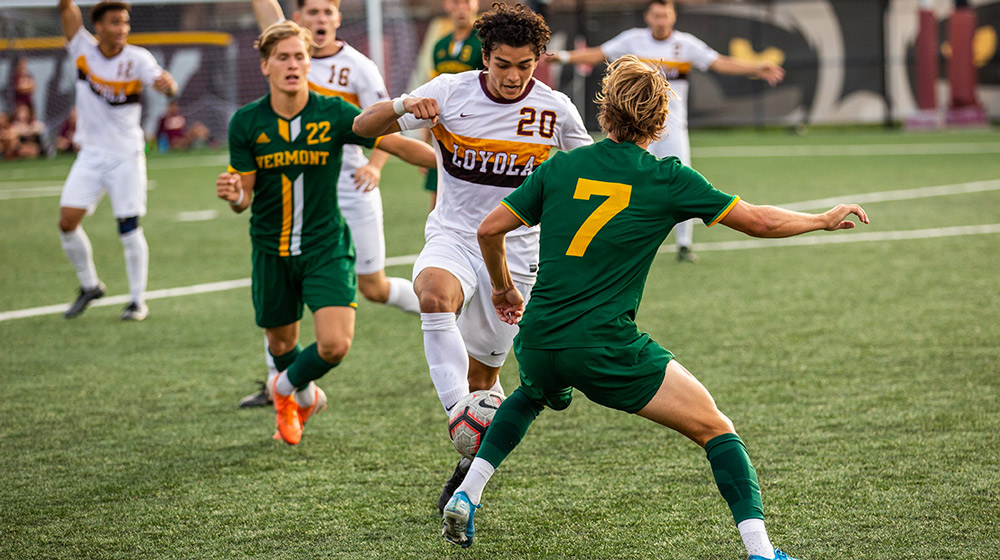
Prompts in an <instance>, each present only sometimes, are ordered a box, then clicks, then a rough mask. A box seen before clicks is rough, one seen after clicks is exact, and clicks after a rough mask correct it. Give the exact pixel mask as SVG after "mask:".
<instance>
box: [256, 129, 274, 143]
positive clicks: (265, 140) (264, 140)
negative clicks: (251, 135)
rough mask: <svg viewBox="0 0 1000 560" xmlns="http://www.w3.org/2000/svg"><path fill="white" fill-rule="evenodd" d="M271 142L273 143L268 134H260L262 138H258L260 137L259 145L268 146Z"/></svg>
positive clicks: (258, 139)
mask: <svg viewBox="0 0 1000 560" xmlns="http://www.w3.org/2000/svg"><path fill="white" fill-rule="evenodd" d="M270 141H271V139H270V138H268V137H267V134H266V133H264V132H261V133H260V136H258V137H257V143H258V144H267V143H268V142H270Z"/></svg>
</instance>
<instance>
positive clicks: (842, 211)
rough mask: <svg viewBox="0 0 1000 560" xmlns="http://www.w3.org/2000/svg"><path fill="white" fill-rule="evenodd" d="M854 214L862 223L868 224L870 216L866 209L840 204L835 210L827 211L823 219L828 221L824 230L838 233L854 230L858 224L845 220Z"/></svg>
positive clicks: (855, 205) (854, 205)
mask: <svg viewBox="0 0 1000 560" xmlns="http://www.w3.org/2000/svg"><path fill="white" fill-rule="evenodd" d="M851 214H854V215H855V216H857V217H858V219H859V220H861V223H863V224H867V223H869V222H868V214H867V213H865V209H864V208H862V207H860V206H858V205H857V204H839V205H837V206H835V207H834V208H831V209H829V210H827V211H826V212H825V213H824V214H823V217H824V218H825V219H826V222H827V226H826V227H825V228H823V229H825V230H826V231H836V230H838V229H852V228H853V227H854V226H855V225H856V224H855V223H854V222H851V221H848V220H846V219H845V218H847V217H848V216H850V215H851Z"/></svg>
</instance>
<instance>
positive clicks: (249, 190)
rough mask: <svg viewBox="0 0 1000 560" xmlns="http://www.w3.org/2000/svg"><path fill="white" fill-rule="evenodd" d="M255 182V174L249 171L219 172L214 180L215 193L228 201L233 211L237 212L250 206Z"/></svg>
mask: <svg viewBox="0 0 1000 560" xmlns="http://www.w3.org/2000/svg"><path fill="white" fill-rule="evenodd" d="M256 182H257V174H256V173H250V174H247V175H240V174H239V173H228V172H227V173H219V177H218V179H216V180H215V194H216V196H218V197H219V198H221V199H222V200H225V201H227V202H228V203H229V207H230V208H232V209H233V212H236V213H237V214H239V213H240V212H243V211H244V210H246V209H247V208H249V207H250V202H251V201H252V200H253V186H254V183H256Z"/></svg>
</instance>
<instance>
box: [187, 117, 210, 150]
mask: <svg viewBox="0 0 1000 560" xmlns="http://www.w3.org/2000/svg"><path fill="white" fill-rule="evenodd" d="M211 139H212V131H210V130H209V129H208V127H207V126H205V123H203V122H201V121H194V124H192V125H191V131H190V132H188V147H190V148H191V149H192V150H200V149H201V148H205V147H207V146H208V144H209V142H210V141H211Z"/></svg>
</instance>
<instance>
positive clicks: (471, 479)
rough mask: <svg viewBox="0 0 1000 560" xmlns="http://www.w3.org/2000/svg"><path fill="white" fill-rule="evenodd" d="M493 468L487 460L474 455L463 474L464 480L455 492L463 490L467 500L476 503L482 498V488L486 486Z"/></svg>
mask: <svg viewBox="0 0 1000 560" xmlns="http://www.w3.org/2000/svg"><path fill="white" fill-rule="evenodd" d="M494 470H495V469H494V468H493V465H491V464H490V462H489V461H487V460H486V459H480V458H479V457H476V458H475V459H473V460H472V466H470V467H469V473H468V474H466V475H465V480H463V481H462V484H460V485H459V486H458V488H456V489H455V492H456V493H458V492H465V495H466V496H468V497H469V501H471V502H472V503H473V504H477V505H478V504H479V502H480V501H481V500H482V499H483V489H484V488H486V483H487V482H489V481H490V477H491V476H493V471H494Z"/></svg>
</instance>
